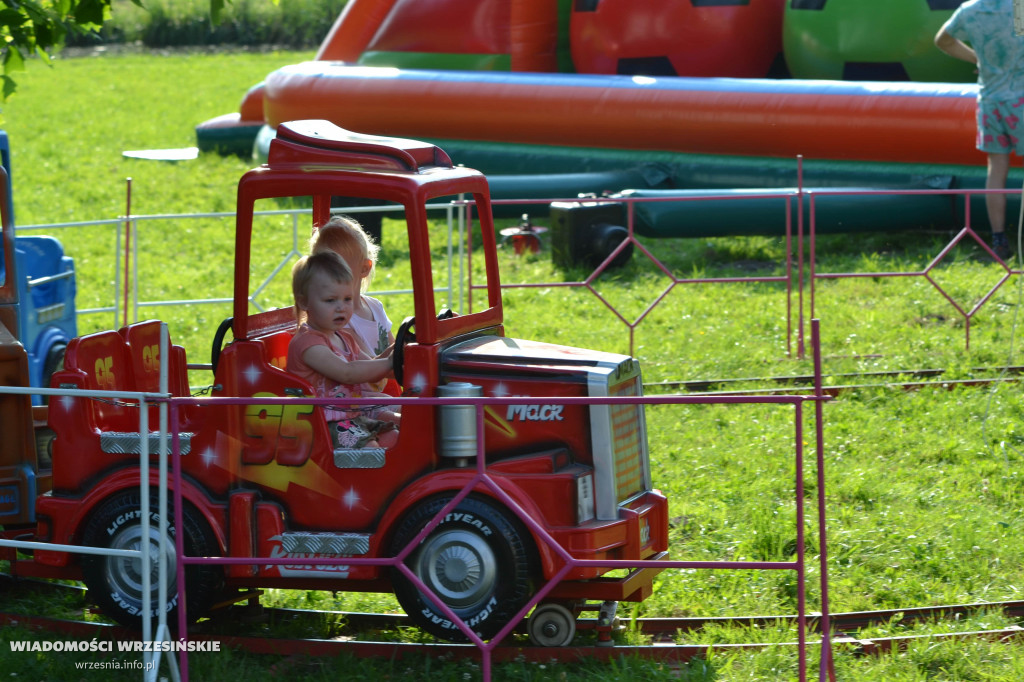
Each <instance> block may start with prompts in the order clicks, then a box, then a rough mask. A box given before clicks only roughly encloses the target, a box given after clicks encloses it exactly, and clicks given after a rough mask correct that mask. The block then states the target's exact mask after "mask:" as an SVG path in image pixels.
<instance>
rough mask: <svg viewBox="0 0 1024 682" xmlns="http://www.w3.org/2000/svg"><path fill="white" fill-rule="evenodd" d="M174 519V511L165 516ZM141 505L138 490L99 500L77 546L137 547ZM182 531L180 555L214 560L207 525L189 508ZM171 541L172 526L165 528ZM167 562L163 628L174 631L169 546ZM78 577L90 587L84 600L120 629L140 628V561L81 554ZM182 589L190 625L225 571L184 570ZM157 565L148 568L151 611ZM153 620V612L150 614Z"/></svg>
mask: <svg viewBox="0 0 1024 682" xmlns="http://www.w3.org/2000/svg"><path fill="white" fill-rule="evenodd" d="M156 495H157V492H156V490H153V491H151V493H150V500H151V511H150V517H149V519H150V537H151V542H152V550H153V554H152V555H151V556H154V557H155V553H156V548H157V533H158V532H159V526H158V524H159V523H160V518H159V514H158V513H157V511H156ZM170 516H171V518H174V514H173V512H171V513H170ZM140 519H141V504H140V500H139V492H138V490H125V491H122V492H119V493H117V494H115V495H113V496H111V497H110V498H108V499H107V500H105V501H103V502H101V503H100V504H99V505H98V506H97V507H96V509H95V511H93V513H92V514H90V516H89V519H88V520H87V521H86V523H85V530H84V531H83V533H82V544H83V545H86V546H89V547H104V548H116V549H139V548H140V546H141V544H140V542H139V540H140V537H141V529H142V523H141V521H140ZM179 522H180V523H181V524H182V527H183V528H184V529H185V553H186V554H187V555H189V556H219V555H220V553H221V552H220V548H219V547H218V545H217V540H216V537H215V536H214V535H213V531H212V530H211V529H210V527H209V524H207V523H206V520H205V519H204V518H203V517H202V515H201V514H199V512H198V511H196V509H195V508H194V507H192V506H191V505H190V504H186V505H185V512H184V514H182V518H181V519H180V520H179ZM169 530H170V535H171V539H172V540H173V538H174V534H175V530H176V529H175V528H174V527H173V526H171V527H170V529H169ZM170 552H171V560H170V561H169V562H168V564H169V565H168V566H167V580H168V585H167V597H168V603H167V607H168V614H167V617H168V625H169V626H170V627H171V628H172V629H174V628H175V627H176V624H177V615H176V614H177V605H178V589H177V578H176V575H175V566H176V565H177V562H176V559H175V555H174V547H173V545H172V547H171V548H170ZM81 556H82V560H81V561H82V579H83V581H84V582H85V584H86V586H87V587H88V588H89V596H90V598H91V599H92V600H93V601H94V602H95V603H96V605H97V606H99V607H100V609H101V610H102V611H103V613H104V614H106V615H107V616H109V617H110V618H112V619H114V620H115V621H117V622H118V623H120V624H121V625H124V626H126V627H129V628H133V629H136V630H138V629H141V628H142V613H141V612H142V582H141V581H142V578H141V573H140V571H139V568H140V566H139V561H138V560H135V559H126V558H123V557H113V556H101V555H97V554H83V555H81ZM185 572H186V575H185V583H186V585H187V589H188V592H187V608H188V620H189V622H193V621H195V620H196V619H198V618H199V617H201V616H203V615H204V614H205V613H206V612H207V611H208V610H209V609H210V607H211V606H212V605H213V603H214V601H215V600H216V598H217V597H218V596H219V595H220V594H221V591H222V589H223V585H224V571H223V569H222V568H221V567H220V566H215V565H192V566H187V567H186V569H185ZM157 577H158V573H157V566H156V563H155V562H154V563H153V566H152V569H151V581H152V582H151V588H152V593H153V603H154V609H155V608H156V604H155V602H156V597H157V594H158V589H159V587H158V585H157ZM151 615H152V616H155V615H156V614H155V613H154V614H151Z"/></svg>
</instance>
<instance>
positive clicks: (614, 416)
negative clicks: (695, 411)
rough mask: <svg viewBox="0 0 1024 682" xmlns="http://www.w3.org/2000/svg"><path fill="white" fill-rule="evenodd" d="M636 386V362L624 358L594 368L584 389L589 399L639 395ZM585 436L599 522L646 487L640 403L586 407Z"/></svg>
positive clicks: (614, 516)
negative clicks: (588, 442)
mask: <svg viewBox="0 0 1024 682" xmlns="http://www.w3.org/2000/svg"><path fill="white" fill-rule="evenodd" d="M642 387H643V384H642V382H641V378H640V365H639V363H637V362H636V361H635V360H633V359H632V358H627V359H625V360H623V361H621V362H619V363H618V364H617V365H614V366H611V367H607V366H606V367H603V368H601V369H600V370H594V371H593V372H592V374H591V378H590V386H589V390H590V395H591V396H594V397H597V396H608V397H628V396H640V395H643V388H642ZM590 435H591V444H592V446H593V455H594V503H595V512H596V514H597V518H598V519H600V520H612V519H617V518H618V517H619V505H621V504H623V503H625V502H627V501H628V500H630V499H632V498H633V497H635V496H637V495H639V494H640V493H643V492H645V491H647V490H649V489H650V487H651V476H650V465H649V463H648V454H647V426H646V423H645V421H644V406H643V405H630V404H624V403H623V404H614V405H591V406H590Z"/></svg>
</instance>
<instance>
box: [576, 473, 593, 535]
mask: <svg viewBox="0 0 1024 682" xmlns="http://www.w3.org/2000/svg"><path fill="white" fill-rule="evenodd" d="M593 518H594V474H592V473H588V474H584V475H582V476H580V477H579V478H577V479H576V523H577V524H581V523H585V522H587V521H590V520H591V519H593Z"/></svg>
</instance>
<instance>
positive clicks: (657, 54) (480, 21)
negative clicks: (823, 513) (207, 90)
mask: <svg viewBox="0 0 1024 682" xmlns="http://www.w3.org/2000/svg"><path fill="white" fill-rule="evenodd" d="M959 4H960V2H959V1H957V0H952V1H951V0H902V1H901V2H892V0H748V1H747V2H744V3H738V2H736V0H692V1H691V2H682V3H669V4H666V3H664V2H661V1H660V0H557V1H555V2H553V1H552V0H351V1H350V2H349V4H348V5H347V6H346V8H345V10H344V11H343V12H342V14H341V16H339V18H338V20H337V21H336V22H335V24H334V26H333V27H332V29H331V31H330V33H329V34H328V36H327V37H326V38H325V40H324V42H323V44H322V45H321V47H320V50H319V52H318V54H317V55H316V58H315V59H314V60H313V61H310V62H305V63H301V64H294V65H290V66H286V67H283V68H281V69H279V70H277V71H275V72H273V73H271V74H269V75H268V76H267V78H266V80H265V81H264V82H263V83H260V84H258V85H256V86H254V87H252V88H251V89H250V90H249V92H248V93H247V94H246V95H245V97H244V98H243V101H242V105H241V107H240V111H239V113H236V114H228V115H226V116H222V117H220V118H218V119H214V120H212V121H208V122H206V123H204V124H201V125H200V126H199V128H198V129H197V130H198V136H199V145H200V148H203V149H212V148H218V147H220V148H224V147H230V146H231V145H232V144H237V147H236V150H237V149H243V150H245V151H248V149H249V146H250V145H251V143H252V139H253V136H254V135H256V134H257V131H261V132H260V133H259V136H258V137H257V139H256V148H257V149H259V148H260V147H261V145H262V146H265V144H266V141H267V140H268V139H269V137H271V136H272V135H273V130H274V129H275V128H276V126H277V125H278V124H280V123H282V122H284V121H288V120H295V119H308V118H323V119H327V120H330V121H332V122H334V123H336V124H337V125H340V126H342V127H344V128H347V129H350V130H356V131H360V132H364V133H372V134H381V135H389V136H398V137H410V138H416V139H425V140H429V141H431V142H434V143H436V144H439V145H441V146H442V148H444V149H445V150H446V151H447V152H448V153H449V154H450V155H451V156H452V158H453V160H455V161H456V162H457V163H464V164H466V165H468V166H471V167H474V168H478V169H480V170H482V171H483V172H485V173H486V174H487V175H488V176H489V178H491V179H492V184H493V185H494V186H495V194H496V195H497V196H498V198H501V197H502V196H503V195H505V190H504V188H505V187H506V186H507V187H508V188H509V190H508V192H509V194H507V195H505V196H509V197H511V196H512V195H513V194H512V191H513V188H514V190H515V191H516V192H523V191H526V192H529V194H527V195H519V196H534V195H537V194H545V192H547V193H548V194H547V196H550V192H554V191H558V192H559V193H562V192H573V193H572V196H574V195H575V193H577V192H602V191H609V190H611V191H616V190H620V189H626V188H629V189H651V188H658V189H663V188H673V189H679V188H684V189H701V190H703V189H716V188H750V187H757V188H768V187H787V186H793V185H795V184H796V181H797V177H796V175H797V171H796V167H797V164H796V158H797V157H798V156H799V157H802V158H803V160H804V162H803V169H804V176H803V179H804V181H805V183H806V184H807V186H849V187H880V186H885V187H892V188H901V187H904V188H905V187H911V188H924V187H927V188H941V187H953V186H956V187H971V186H983V181H984V168H983V166H984V162H985V158H984V155H982V154H981V153H980V152H978V151H976V150H975V149H974V144H973V143H974V132H975V131H974V125H975V124H974V108H975V98H976V94H977V89H976V85H975V83H974V78H975V76H974V73H973V70H972V69H971V68H970V65H967V64H962V63H959V62H957V61H956V60H953V59H951V58H949V57H947V56H946V55H944V54H942V53H941V52H939V50H938V49H936V48H935V47H934V45H933V44H932V38H933V36H934V34H935V32H936V31H937V30H938V28H939V27H940V26H941V25H942V23H943V22H944V21H945V20H946V19H947V18H948V17H949V16H950V15H951V14H952V12H953V10H954V9H955V8H956V7H957V6H959ZM865 78H871V79H873V80H863V79H865ZM842 79H845V80H842ZM910 79H913V80H910ZM608 173H612V174H616V173H622V174H623V175H624V176H625V177H622V178H616V177H614V175H613V177H612V178H611V179H610V178H609V176H608ZM531 177H532V178H538V179H537V181H536V183H534V184H535V186H533V187H531V186H530V183H529V182H528V181H527V178H531ZM638 178H639V179H640V182H639V183H638V182H637V179H638ZM627 181H628V182H629V183H630V185H629V186H628V187H627V186H614V185H615V183H616V182H627ZM609 183H611V184H609ZM637 184H639V185H640V186H639V187H638V186H637ZM558 196H566V194H559V195H558Z"/></svg>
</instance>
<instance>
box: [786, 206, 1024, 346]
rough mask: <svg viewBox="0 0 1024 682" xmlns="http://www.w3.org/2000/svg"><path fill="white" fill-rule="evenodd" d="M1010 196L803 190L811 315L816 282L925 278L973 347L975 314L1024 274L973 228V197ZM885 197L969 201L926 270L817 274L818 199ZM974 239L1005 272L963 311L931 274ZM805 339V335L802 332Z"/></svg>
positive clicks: (814, 307) (966, 343)
mask: <svg viewBox="0 0 1024 682" xmlns="http://www.w3.org/2000/svg"><path fill="white" fill-rule="evenodd" d="M1007 193H1019V191H1014V190H970V189H958V190H883V189H878V190H863V189H862V190H849V189H847V190H842V189H836V190H813V191H812V190H802V192H801V195H803V194H807V196H808V197H809V201H810V209H811V210H810V222H811V225H810V247H811V259H810V260H811V265H810V268H811V270H810V281H809V286H810V315H811V317H816V316H817V310H816V302H817V290H816V287H815V283H816V282H817V280H818V279H843V278H856V277H872V278H880V277H923V278H924V279H925V280H927V281H928V282H929V283H931V285H932V286H933V287H935V289H936V290H937V291H938V292H939V294H940V295H942V296H943V297H944V298H945V299H946V300H947V301H948V302H949V303H950V305H951V306H952V307H953V308H954V309H955V310H956V311H957V313H959V314H960V316H961V317H962V318H963V319H964V347H965V348H968V349H969V348H970V345H971V320H972V318H973V317H974V315H975V314H976V313H977V312H978V311H979V310H981V308H982V307H983V306H984V305H985V303H987V302H988V301H989V299H990V298H991V297H992V296H993V295H994V294H995V293H996V291H997V290H998V289H999V288H1000V287H1002V286H1003V284H1005V283H1006V281H1007V280H1008V279H1009V278H1010V277H1011V276H1012V275H1019V274H1022V271H1021V270H1015V269H1013V268H1012V267H1011V266H1010V264H1007V263H1004V262H1002V261H1000V260H999V259H998V258H997V257H996V254H995V252H993V251H992V249H991V248H990V247H989V245H988V244H987V243H986V242H985V240H984V239H983V238H981V237H980V236H979V235H978V233H977V232H975V231H974V228H972V227H971V217H970V207H971V202H970V197H971V196H972V195H976V194H1007ZM844 195H846V196H886V195H908V196H912V195H950V196H955V195H964V196H965V197H966V201H964V206H965V209H964V227H963V229H961V230H960V231H959V232H958V233H957V234H956V235H955V236H954V237H953V238H952V239H951V240H950V241H949V242H948V243H947V244H946V245H945V246H944V247H943V248H942V249H941V250H940V251H939V253H938V254H937V255H936V256H935V258H933V259H932V260H931V262H929V263H928V265H927V266H925V268H924V269H923V270H917V271H902V272H900V271H897V272H828V273H819V272H817V271H816V264H817V258H816V257H815V255H816V252H815V245H816V243H815V238H816V233H817V222H816V213H815V210H814V209H815V200H816V198H817V197H819V196H844ZM967 238H970V239H973V240H974V241H975V242H976V243H977V244H978V245H980V246H981V248H982V249H983V250H984V251H985V253H987V254H988V255H989V256H990V257H991V258H992V259H993V260H994V261H996V262H997V263H998V264H999V265H1000V267H1001V268H1002V269H1003V274H1002V275H1001V276H1000V278H999V281H998V282H996V284H995V285H994V286H993V287H992V288H991V289H989V291H988V292H987V293H986V294H985V295H984V296H982V297H981V298H980V299H979V300H978V301H977V302H976V303H975V304H974V306H973V307H971V309H970V310H964V308H963V307H962V306H960V304H958V303H957V302H956V301H955V300H954V299H953V297H952V296H950V294H949V292H947V291H946V289H945V288H944V287H943V286H942V284H941V283H940V282H938V281H937V280H936V279H935V278H934V277H932V272H933V271H934V270H935V268H936V267H938V265H939V264H940V263H941V262H942V260H943V259H944V258H945V257H946V256H947V255H948V254H949V253H950V252H951V251H952V250H953V249H954V248H956V247H957V245H959V244H960V242H962V241H963V240H964V239H967ZM801 336H802V333H801Z"/></svg>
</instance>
